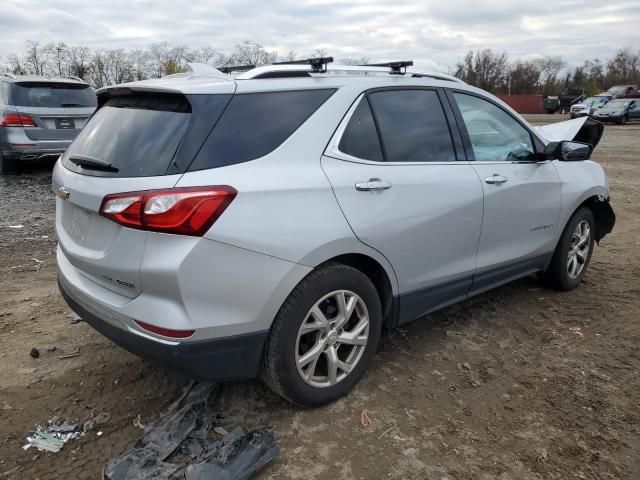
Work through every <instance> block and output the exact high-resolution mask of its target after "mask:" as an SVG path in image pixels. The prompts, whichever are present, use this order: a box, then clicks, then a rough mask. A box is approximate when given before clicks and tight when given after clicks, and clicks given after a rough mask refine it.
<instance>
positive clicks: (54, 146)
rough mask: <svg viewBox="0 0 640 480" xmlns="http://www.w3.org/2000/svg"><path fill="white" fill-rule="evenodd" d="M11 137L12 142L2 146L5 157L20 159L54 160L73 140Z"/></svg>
mask: <svg viewBox="0 0 640 480" xmlns="http://www.w3.org/2000/svg"><path fill="white" fill-rule="evenodd" d="M17 142H18V140H17V139H11V143H5V144H3V145H2V146H1V147H2V148H1V149H2V155H3V156H4V157H5V158H8V159H11V160H18V161H24V162H29V161H36V160H48V159H51V160H54V159H56V158H58V157H59V156H60V155H62V154H63V153H64V152H65V150H66V149H67V147H68V146H69V145H71V140H65V141H40V142H36V141H33V140H29V139H28V138H26V137H25V138H24V139H20V140H19V143H17Z"/></svg>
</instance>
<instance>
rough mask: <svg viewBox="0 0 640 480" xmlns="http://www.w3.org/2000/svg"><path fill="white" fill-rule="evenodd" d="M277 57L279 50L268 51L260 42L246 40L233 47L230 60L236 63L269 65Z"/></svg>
mask: <svg viewBox="0 0 640 480" xmlns="http://www.w3.org/2000/svg"><path fill="white" fill-rule="evenodd" d="M277 59H278V54H277V52H267V51H266V50H265V48H264V47H263V46H262V45H260V44H259V43H256V42H252V41H250V40H245V41H244V42H242V43H239V44H237V45H236V46H235V47H234V48H233V52H232V54H231V57H230V58H229V61H230V62H231V63H235V64H236V65H267V64H270V63H273V62H275V61H277Z"/></svg>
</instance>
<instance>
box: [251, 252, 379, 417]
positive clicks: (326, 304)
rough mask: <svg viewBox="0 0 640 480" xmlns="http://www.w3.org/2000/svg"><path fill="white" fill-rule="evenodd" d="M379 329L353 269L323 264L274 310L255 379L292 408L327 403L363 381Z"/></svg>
mask: <svg viewBox="0 0 640 480" xmlns="http://www.w3.org/2000/svg"><path fill="white" fill-rule="evenodd" d="M381 328H382V308H381V305H380V297H379V296H378V292H377V291H376V289H375V287H374V285H373V283H371V280H369V278H368V277H367V276H366V275H364V274H363V273H362V272H361V271H359V270H356V269H355V268H353V267H349V266H347V265H343V264H339V263H327V264H325V265H324V266H321V267H319V268H318V269H316V270H314V271H313V272H311V273H310V274H309V275H307V277H306V278H304V279H303V280H302V281H301V282H300V283H299V284H298V285H297V286H296V288H295V289H294V290H293V291H292V292H291V294H289V297H287V299H286V300H285V302H284V304H283V305H282V307H281V308H280V311H279V312H278V315H277V316H276V319H275V321H274V322H273V326H272V327H271V332H270V333H269V338H268V339H267V344H266V346H265V353H264V357H263V362H262V367H261V372H260V377H261V378H262V380H263V381H264V382H265V383H266V384H267V385H268V386H269V388H270V389H271V390H273V391H274V392H275V393H277V394H278V395H280V396H281V397H283V398H284V399H285V400H288V401H289V402H291V403H294V404H296V405H300V406H304V407H315V406H320V405H325V404H327V403H330V402H333V401H335V400H337V399H338V398H340V397H342V396H344V395H346V394H347V393H348V392H349V391H350V390H351V389H352V388H353V387H354V386H355V385H356V383H358V381H359V380H360V379H361V378H362V376H363V375H364V373H365V371H366V370H367V368H368V367H369V365H370V364H371V361H372V359H373V356H374V355H375V352H376V350H377V348H378V342H379V341H380V332H381ZM332 366H333V367H332Z"/></svg>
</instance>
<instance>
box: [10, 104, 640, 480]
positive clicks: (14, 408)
mask: <svg viewBox="0 0 640 480" xmlns="http://www.w3.org/2000/svg"><path fill="white" fill-rule="evenodd" d="M561 119H564V118H563V117H561V116H559V115H555V116H531V117H530V120H531V121H532V122H534V123H545V122H550V121H558V120H561ZM594 159H595V160H597V161H599V162H601V163H602V164H603V165H604V167H605V168H606V170H607V172H608V174H609V176H610V181H611V190H612V203H613V206H614V209H615V210H616V213H617V216H618V223H617V225H616V228H615V230H614V232H613V234H611V235H610V236H608V237H607V238H606V239H605V240H604V241H603V242H602V243H601V245H600V247H599V248H597V249H596V251H595V253H594V256H593V260H592V264H591V267H590V270H589V272H588V273H587V275H586V277H585V280H584V283H583V284H582V285H581V286H580V287H579V288H578V289H577V290H575V291H572V292H568V293H558V292H555V291H552V290H549V289H547V288H546V287H545V286H544V285H542V284H541V283H540V282H539V281H538V280H536V279H535V278H529V279H524V280H521V281H518V282H515V283H513V284H511V285H507V286H504V287H502V288H499V289H497V290H494V291H492V292H489V293H486V294H484V295H481V296H478V297H476V298H474V299H473V300H470V301H467V302H464V303H461V304H459V305H455V306H452V307H449V308H447V309H445V310H443V311H441V312H438V313H436V314H433V315H429V316H427V317H425V318H424V319H423V320H421V321H417V322H414V323H412V324H410V325H408V326H406V327H405V328H402V329H398V330H396V331H394V332H392V333H391V334H389V335H388V336H386V337H385V338H384V340H383V343H382V347H381V351H380V353H379V355H378V356H377V357H376V360H375V362H374V365H373V366H372V368H371V370H370V372H369V373H368V374H367V375H366V376H365V378H364V380H363V381H362V382H361V383H360V384H359V385H358V386H357V388H356V389H355V390H354V391H353V392H352V393H351V394H350V395H349V396H348V397H346V398H344V399H342V400H340V401H338V402H336V403H334V404H333V405H330V406H328V407H324V408H319V409H313V410H305V409H298V408H293V407H291V406H290V405H288V404H286V403H285V402H283V401H282V400H280V399H279V398H278V397H276V396H275V395H273V394H272V393H271V392H270V391H268V390H267V389H266V388H265V387H264V386H263V385H262V384H260V383H259V382H257V381H254V382H242V383H233V384H226V385H224V386H223V388H222V392H221V394H220V395H219V397H218V399H217V408H218V410H219V412H220V419H219V425H220V426H222V427H224V428H226V429H230V428H231V427H232V426H234V425H237V424H242V425H245V426H247V427H254V426H272V427H273V430H274V431H275V433H276V435H277V438H278V440H279V442H280V445H281V447H282V455H281V457H280V458H279V459H278V460H277V461H276V462H275V463H274V464H272V465H270V466H269V467H268V468H267V469H265V470H264V471H263V472H262V473H261V475H260V478H265V479H267V478H287V479H305V480H310V479H332V480H333V479H338V478H339V479H342V478H344V479H351V478H356V479H361V478H389V479H433V480H442V479H443V478H447V479H449V480H453V479H456V480H458V479H481V480H484V479H487V480H488V479H496V478H497V479H501V480H508V479H513V480H527V479H536V480H542V479H558V480H565V479H574V478H576V479H637V478H640V408H639V407H640V377H639V372H640V354H639V353H638V345H639V344H640V328H639V318H640V302H639V301H638V296H639V294H640V273H639V272H640V255H639V254H638V251H639V248H638V247H640V207H639V204H640V125H626V126H624V127H622V126H621V127H618V126H607V127H606V130H605V134H604V137H603V140H602V142H601V144H600V145H599V146H598V148H597V149H596V152H595V154H594ZM50 180H51V178H50V165H49V166H40V167H37V168H33V169H30V170H29V171H27V172H26V173H25V174H23V175H21V176H18V177H10V178H4V179H2V178H0V199H1V201H0V272H1V275H0V283H1V284H0V291H1V292H2V294H1V295H0V345H1V346H2V348H1V349H0V366H1V368H0V479H3V480H4V479H5V478H7V479H35V478H38V479H48V478H77V479H84V478H86V479H95V478H101V475H100V472H101V470H102V467H103V466H104V464H105V462H106V461H107V460H108V459H109V458H112V457H113V456H115V455H116V454H118V453H120V452H122V451H123V450H125V449H127V448H129V447H130V446H131V445H132V444H133V443H134V441H135V440H136V438H137V437H138V436H139V435H140V433H141V430H139V429H138V428H137V427H135V426H134V420H136V418H138V416H139V418H140V420H141V421H142V423H147V422H149V421H152V420H153V419H154V418H156V417H157V415H158V413H159V412H161V411H162V410H163V409H164V408H165V407H167V406H168V404H169V403H170V402H171V401H172V400H173V399H175V398H176V396H177V395H178V393H179V391H180V389H181V388H182V386H184V385H185V384H186V383H187V381H188V380H187V379H186V378H184V377H181V376H179V375H177V374H174V373H172V372H168V371H165V370H163V369H161V368H159V367H156V366H155V365H152V364H149V363H146V362H144V361H142V360H140V359H138V358H137V357H135V356H133V355H130V354H128V353H127V352H125V351H123V350H122V349H120V348H118V347H116V346H115V345H113V344H111V343H110V342H109V341H108V340H106V339H104V338H103V337H101V336H100V335H99V334H97V333H96V332H94V331H93V330H92V329H91V328H90V327H89V326H87V325H86V324H84V323H83V322H80V323H71V319H70V317H69V314H70V310H69V309H68V308H67V307H66V305H65V304H64V302H63V300H62V299H61V297H60V295H59V294H58V292H57V287H56V283H55V275H56V264H55V243H56V238H55V233H54V230H53V220H54V200H53V199H54V197H53V195H52V193H51V191H50ZM20 225H22V227H19V226H20ZM15 227H17V228H15ZM33 347H35V348H38V349H39V351H40V356H39V358H32V357H31V356H30V355H29V352H30V350H31V349H32V348H33ZM47 347H50V348H49V350H51V348H52V347H56V348H55V350H54V351H48V349H47ZM76 353H77V354H79V355H77V356H73V357H71V358H61V357H65V356H66V355H69V354H76ZM363 410H367V412H368V414H369V417H370V418H371V420H372V425H371V426H370V427H363V426H361V423H360V416H361V413H362V411H363ZM99 412H108V413H109V414H110V420H109V421H108V423H106V424H104V425H102V426H101V427H100V428H101V429H102V432H103V434H102V435H101V436H97V435H96V433H95V432H91V433H89V434H88V435H87V436H85V437H82V438H80V439H78V440H72V441H71V442H70V443H68V444H67V445H66V446H65V447H64V449H63V450H62V451H61V452H59V453H57V454H53V453H44V452H38V451H36V450H34V449H30V450H27V451H24V450H22V449H21V447H22V445H24V443H25V437H26V434H27V432H29V431H30V430H32V429H33V428H34V426H35V425H36V424H41V423H43V422H46V421H47V420H48V419H50V418H52V417H54V416H59V417H60V418H64V419H67V420H70V421H76V422H84V421H86V420H88V419H89V418H91V417H92V416H94V415H95V414H96V413H99Z"/></svg>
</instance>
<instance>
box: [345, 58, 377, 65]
mask: <svg viewBox="0 0 640 480" xmlns="http://www.w3.org/2000/svg"><path fill="white" fill-rule="evenodd" d="M369 62H370V59H369V57H345V58H341V59H340V60H339V63H341V64H342V65H366V64H367V63H369Z"/></svg>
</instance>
